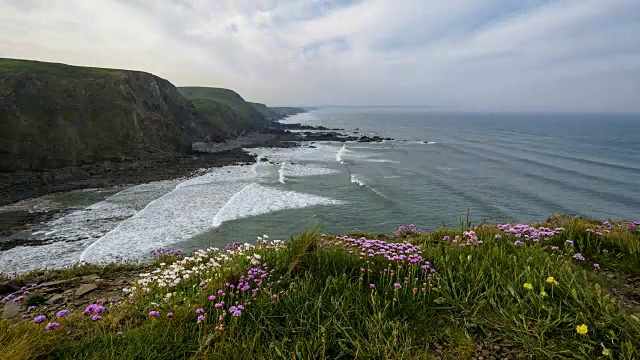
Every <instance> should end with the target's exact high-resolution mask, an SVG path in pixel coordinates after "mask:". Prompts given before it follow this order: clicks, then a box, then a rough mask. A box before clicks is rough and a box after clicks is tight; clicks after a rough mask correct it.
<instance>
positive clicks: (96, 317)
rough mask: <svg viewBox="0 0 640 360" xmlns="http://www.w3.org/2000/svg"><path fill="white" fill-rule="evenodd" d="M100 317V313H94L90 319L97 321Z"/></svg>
mask: <svg viewBox="0 0 640 360" xmlns="http://www.w3.org/2000/svg"><path fill="white" fill-rule="evenodd" d="M100 319H102V316H100V315H94V316H92V317H91V320H92V321H98V320H100Z"/></svg>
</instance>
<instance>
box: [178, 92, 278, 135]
mask: <svg viewBox="0 0 640 360" xmlns="http://www.w3.org/2000/svg"><path fill="white" fill-rule="evenodd" d="M178 90H179V91H180V93H181V94H182V95H183V96H184V97H185V98H186V99H188V100H189V101H190V103H191V104H192V105H193V106H194V107H195V108H196V109H197V110H198V111H200V112H202V113H204V114H206V115H207V117H208V118H209V121H210V122H211V124H213V125H215V126H219V127H221V128H222V129H225V130H224V131H226V133H227V134H230V135H238V134H241V133H243V132H249V131H257V130H260V129H263V128H265V127H267V126H268V125H270V123H271V121H269V120H267V119H266V118H265V116H264V115H263V114H261V113H260V112H259V111H257V110H256V109H255V108H254V107H253V106H251V105H250V104H249V103H248V102H246V101H245V100H244V99H243V98H242V96H240V95H239V94H238V93H236V92H235V91H233V90H229V89H222V88H212V87H179V88H178Z"/></svg>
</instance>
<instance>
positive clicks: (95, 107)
mask: <svg viewBox="0 0 640 360" xmlns="http://www.w3.org/2000/svg"><path fill="white" fill-rule="evenodd" d="M0 129H1V131H0V171H15V170H21V169H24V170H28V169H30V170H38V169H44V168H55V167H61V166H67V165H80V164H83V163H92V162H96V161H101V160H122V159H127V158H137V159H140V158H154V157H162V156H166V155H170V154H175V153H180V152H185V151H188V149H190V146H191V142H192V141H196V140H203V139H206V138H211V137H212V134H214V135H215V134H216V132H217V130H218V129H216V128H215V127H212V126H211V125H210V123H209V122H208V121H207V119H206V118H205V117H204V116H202V115H200V114H199V113H198V112H197V111H196V110H195V108H194V107H193V106H192V105H191V104H190V103H189V102H188V101H187V100H186V99H185V98H184V97H183V96H182V95H181V94H180V93H179V92H178V90H177V89H176V88H175V87H174V86H173V85H172V84H171V83H170V82H168V81H167V80H164V79H161V78H159V77H157V76H154V75H151V74H148V73H143V72H136V71H124V70H111V69H94V68H84V67H76V66H68V65H63V64H51V63H42V62H35V61H24V60H10V59H0Z"/></svg>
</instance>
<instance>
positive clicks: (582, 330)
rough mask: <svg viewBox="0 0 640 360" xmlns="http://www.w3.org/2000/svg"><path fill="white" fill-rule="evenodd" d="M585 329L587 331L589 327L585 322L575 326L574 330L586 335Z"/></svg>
mask: <svg viewBox="0 0 640 360" xmlns="http://www.w3.org/2000/svg"><path fill="white" fill-rule="evenodd" d="M587 331H589V328H588V327H587V325H585V324H582V325H578V326H576V332H577V333H578V334H580V335H586V333H587Z"/></svg>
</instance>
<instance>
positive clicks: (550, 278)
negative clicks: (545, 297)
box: [547, 276, 558, 285]
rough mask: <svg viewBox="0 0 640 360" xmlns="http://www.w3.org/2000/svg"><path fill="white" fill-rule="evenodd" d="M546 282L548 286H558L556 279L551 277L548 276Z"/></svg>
mask: <svg viewBox="0 0 640 360" xmlns="http://www.w3.org/2000/svg"><path fill="white" fill-rule="evenodd" d="M547 282H548V283H549V284H554V285H558V282H557V281H556V279H555V278H554V277H553V276H549V277H548V278H547Z"/></svg>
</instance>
